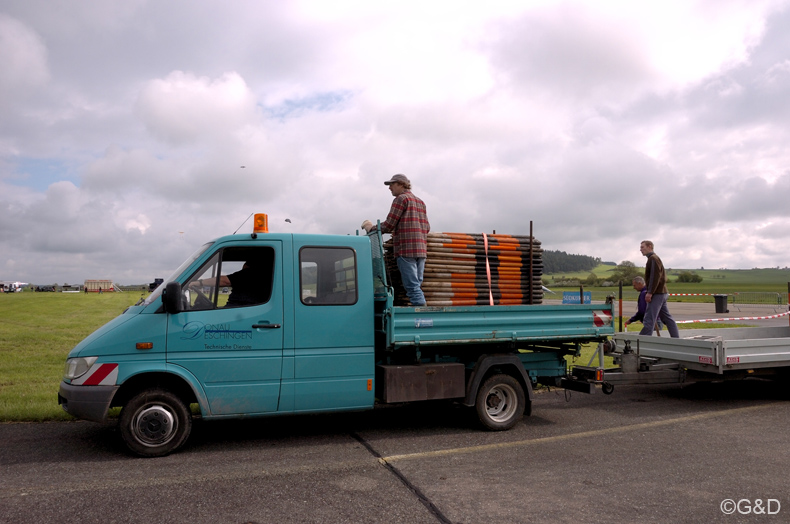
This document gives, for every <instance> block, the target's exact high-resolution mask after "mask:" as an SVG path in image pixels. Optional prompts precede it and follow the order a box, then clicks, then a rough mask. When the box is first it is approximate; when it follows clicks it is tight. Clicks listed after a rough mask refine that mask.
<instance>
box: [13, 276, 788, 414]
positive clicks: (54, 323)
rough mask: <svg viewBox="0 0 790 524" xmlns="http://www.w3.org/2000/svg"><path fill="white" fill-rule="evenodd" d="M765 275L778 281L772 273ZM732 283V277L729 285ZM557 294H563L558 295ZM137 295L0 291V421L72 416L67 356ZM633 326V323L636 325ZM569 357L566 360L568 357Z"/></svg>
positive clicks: (772, 284) (601, 291)
mask: <svg viewBox="0 0 790 524" xmlns="http://www.w3.org/2000/svg"><path fill="white" fill-rule="evenodd" d="M609 267H611V266H609ZM756 271H759V272H760V273H759V274H758V277H759V278H758V280H770V279H767V277H766V278H765V279H764V278H763V277H764V276H765V275H764V274H763V273H762V272H763V271H765V270H756ZM768 271H773V270H768ZM768 276H770V277H771V278H773V279H774V280H777V279H776V278H775V277H776V276H775V275H772V274H769V275H768ZM782 278H783V277H782ZM735 281H736V279H735V278H731V279H730V281H729V282H728V284H729V283H733V284H734V283H736V282H735ZM703 284H706V282H703ZM740 285H741V286H742V287H740V288H739V289H744V290H754V288H755V287H765V288H769V287H771V288H774V289H779V288H780V287H781V286H780V285H779V283H777V282H763V283H760V284H756V285H754V286H751V287H750V286H748V284H746V283H745V282H743V283H741V284H740ZM675 286H677V285H676V284H673V289H672V291H673V292H681V291H679V290H678V288H676V287H675ZM689 286H692V285H691V284H689ZM694 286H697V287H689V288H687V289H688V291H685V292H689V293H690V292H705V291H701V288H700V287H699V286H700V285H699V284H696V285H694ZM728 289H732V288H728ZM569 290H572V289H569ZM559 291H561V289H560V290H559ZM575 291H578V288H576V289H575ZM613 291H616V288H598V289H596V290H594V294H600V295H601V296H604V295H605V293H610V292H613ZM718 291H727V290H726V289H725V290H721V289H719V290H717V292H718ZM785 291H786V288H785ZM557 296H558V297H560V298H561V297H562V295H561V293H560V294H558V295H557ZM634 296H635V295H634ZM140 297H141V294H140V292H124V293H103V294H101V295H99V294H96V293H91V294H87V295H86V294H84V293H33V292H30V291H27V292H24V293H11V294H0V422H3V421H5V422H7V421H41V420H67V419H70V418H71V417H69V415H67V414H66V413H65V412H64V411H63V410H62V409H61V408H60V406H58V404H57V393H58V387H59V384H60V381H61V376H62V374H63V367H64V364H65V361H66V356H67V355H68V353H69V351H70V350H71V349H72V348H73V347H74V346H75V345H76V344H77V343H78V342H79V341H80V340H82V339H83V338H85V337H86V336H87V335H89V334H90V333H91V332H93V331H95V330H96V329H97V328H99V327H100V326H102V325H103V324H105V323H106V322H108V321H109V320H111V319H112V318H114V317H116V316H117V315H119V314H120V313H122V312H123V310H124V309H126V308H127V307H128V306H130V305H132V304H134V303H136V302H137V301H138V300H139V299H140ZM594 298H595V295H594ZM615 321H617V320H616V319H615ZM615 325H618V324H615ZM637 327H638V326H634V328H635V329H636V328H637ZM681 327H682V328H686V329H691V328H701V327H705V328H714V327H717V328H722V327H730V326H725V325H722V324H718V325H712V324H709V323H703V324H683V325H681ZM594 351H595V346H594V345H590V346H588V347H585V348H584V350H583V352H582V356H581V357H578V358H576V359H575V363H576V364H580V365H586V364H587V362H588V361H589V358H590V356H591V355H592V353H593V352H594ZM573 360H574V359H573V358H569V361H573ZM610 364H611V362H610Z"/></svg>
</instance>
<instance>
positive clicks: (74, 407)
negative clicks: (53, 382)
mask: <svg viewBox="0 0 790 524" xmlns="http://www.w3.org/2000/svg"><path fill="white" fill-rule="evenodd" d="M118 388H120V386H73V385H71V384H69V383H67V382H61V383H60V391H58V404H60V405H61V406H63V409H64V411H66V413H68V414H69V415H72V416H74V417H77V418H81V419H84V420H92V421H94V422H105V421H106V420H107V412H108V410H109V409H110V403H111V402H112V399H113V397H115V393H116V392H117V391H118Z"/></svg>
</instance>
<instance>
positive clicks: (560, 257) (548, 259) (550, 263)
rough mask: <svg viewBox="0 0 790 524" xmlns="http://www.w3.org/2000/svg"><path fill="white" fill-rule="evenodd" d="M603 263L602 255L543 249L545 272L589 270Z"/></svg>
mask: <svg viewBox="0 0 790 524" xmlns="http://www.w3.org/2000/svg"><path fill="white" fill-rule="evenodd" d="M600 263H601V259H600V257H591V256H587V255H569V254H568V253H566V252H565V251H551V250H544V251H543V273H545V274H550V273H573V272H576V271H589V270H592V269H595V267H596V266H597V265H598V264H600Z"/></svg>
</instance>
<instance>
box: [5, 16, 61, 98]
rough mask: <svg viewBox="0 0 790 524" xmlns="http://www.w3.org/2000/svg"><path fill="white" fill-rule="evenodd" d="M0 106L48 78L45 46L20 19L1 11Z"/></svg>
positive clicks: (42, 83)
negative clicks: (0, 73)
mask: <svg viewBox="0 0 790 524" xmlns="http://www.w3.org/2000/svg"><path fill="white" fill-rule="evenodd" d="M0 71H2V72H3V74H2V75H0V109H2V108H4V107H6V106H9V107H10V106H12V105H13V103H15V102H17V101H19V100H21V99H23V98H24V97H26V96H27V94H28V92H29V90H31V89H38V88H41V87H42V86H44V85H45V84H46V83H47V81H48V80H49V78H50V71H49V66H48V63H47V48H46V46H45V45H44V42H43V41H42V39H41V36H40V35H39V34H38V33H36V31H34V30H33V29H32V28H30V27H29V26H28V25H26V24H24V23H23V22H21V21H19V20H17V19H15V18H12V17H10V16H8V15H5V14H3V13H0Z"/></svg>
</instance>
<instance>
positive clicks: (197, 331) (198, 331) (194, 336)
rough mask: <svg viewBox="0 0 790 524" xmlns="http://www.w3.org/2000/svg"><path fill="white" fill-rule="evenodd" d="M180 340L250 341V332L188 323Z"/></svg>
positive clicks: (217, 325)
mask: <svg viewBox="0 0 790 524" xmlns="http://www.w3.org/2000/svg"><path fill="white" fill-rule="evenodd" d="M183 333H184V336H182V337H181V340H250V339H252V331H251V330H242V329H231V328H230V324H204V323H203V322H188V323H187V324H186V325H185V326H184V331H183Z"/></svg>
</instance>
